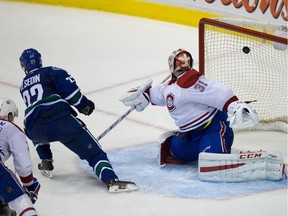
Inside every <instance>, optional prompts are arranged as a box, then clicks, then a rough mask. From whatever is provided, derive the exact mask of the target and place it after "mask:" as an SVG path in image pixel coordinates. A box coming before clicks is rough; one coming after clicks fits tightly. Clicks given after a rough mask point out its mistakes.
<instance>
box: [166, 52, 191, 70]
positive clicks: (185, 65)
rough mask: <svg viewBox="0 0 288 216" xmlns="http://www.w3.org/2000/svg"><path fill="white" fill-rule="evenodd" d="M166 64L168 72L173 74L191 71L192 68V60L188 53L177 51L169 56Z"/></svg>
mask: <svg viewBox="0 0 288 216" xmlns="http://www.w3.org/2000/svg"><path fill="white" fill-rule="evenodd" d="M168 63H169V68H170V72H171V73H172V74H173V73H174V72H177V71H187V70H191V69H192V67H193V58H192V56H191V54H190V53H189V52H188V51H186V50H184V49H178V50H176V51H174V52H173V53H172V55H170V56H169V58H168Z"/></svg>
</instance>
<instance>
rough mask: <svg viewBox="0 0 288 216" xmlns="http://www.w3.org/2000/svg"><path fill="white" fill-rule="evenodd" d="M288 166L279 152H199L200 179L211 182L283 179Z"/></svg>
mask: <svg viewBox="0 0 288 216" xmlns="http://www.w3.org/2000/svg"><path fill="white" fill-rule="evenodd" d="M286 173H287V166H286V165H285V164H284V163H283V159H282V155H281V154H280V153H278V152H267V151H253V152H250V151H249V152H240V153H238V154H215V153H206V152H202V153H200V154H199V162H198V175H199V179H200V180H203V181H211V182H242V181H253V180H262V179H267V180H281V179H283V178H285V177H287V176H286Z"/></svg>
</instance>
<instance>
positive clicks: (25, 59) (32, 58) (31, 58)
mask: <svg viewBox="0 0 288 216" xmlns="http://www.w3.org/2000/svg"><path fill="white" fill-rule="evenodd" d="M19 60H20V65H21V67H22V69H23V70H24V71H25V74H28V73H29V72H30V71H31V70H33V69H36V68H41V67H42V59H41V54H40V53H39V52H38V51H37V50H35V49H33V48H30V49H26V50H24V51H23V53H22V54H21V56H20V58H19Z"/></svg>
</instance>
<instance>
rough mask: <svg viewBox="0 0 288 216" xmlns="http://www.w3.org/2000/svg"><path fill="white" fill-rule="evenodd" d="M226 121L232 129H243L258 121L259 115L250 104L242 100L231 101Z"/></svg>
mask: <svg viewBox="0 0 288 216" xmlns="http://www.w3.org/2000/svg"><path fill="white" fill-rule="evenodd" d="M228 116H229V117H228V121H230V127H231V128H234V129H243V128H247V127H252V126H254V125H256V124H258V123H259V117H258V115H257V113H256V112H255V111H254V110H253V108H252V106H251V105H250V104H248V102H247V103H243V102H238V101H236V102H233V103H231V104H230V105H229V107H228Z"/></svg>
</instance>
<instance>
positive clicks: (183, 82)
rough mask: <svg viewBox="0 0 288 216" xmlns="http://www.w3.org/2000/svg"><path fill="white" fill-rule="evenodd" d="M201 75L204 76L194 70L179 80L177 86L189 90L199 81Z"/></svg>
mask: <svg viewBox="0 0 288 216" xmlns="http://www.w3.org/2000/svg"><path fill="white" fill-rule="evenodd" d="M201 75H202V74H200V73H199V72H198V71H196V70H194V69H192V70H189V71H187V72H186V73H185V74H184V75H182V76H181V77H179V78H178V79H177V85H178V86H179V87H181V88H189V87H191V86H193V85H194V84H195V83H196V82H197V81H198V80H199V77H200V76H201Z"/></svg>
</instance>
